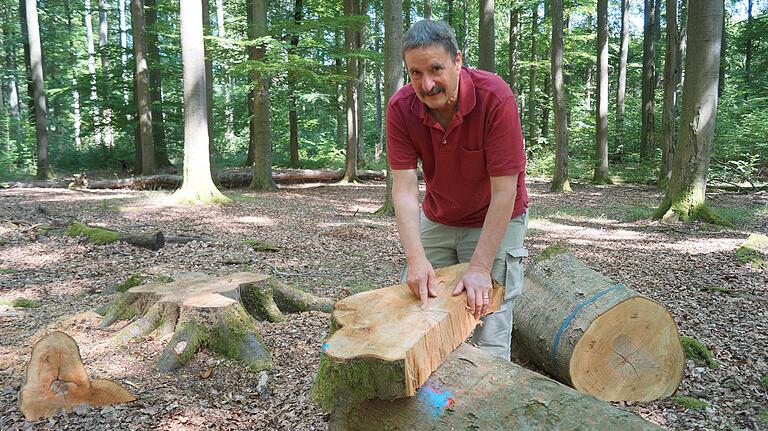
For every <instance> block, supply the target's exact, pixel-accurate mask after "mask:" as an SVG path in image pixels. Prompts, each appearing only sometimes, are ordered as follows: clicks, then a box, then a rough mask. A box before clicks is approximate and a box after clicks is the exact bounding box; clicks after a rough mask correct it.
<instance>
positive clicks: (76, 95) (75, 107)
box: [9, 1, 83, 150]
mask: <svg viewBox="0 0 768 431" xmlns="http://www.w3.org/2000/svg"><path fill="white" fill-rule="evenodd" d="M64 13H65V14H66V15H67V31H68V32H69V33H70V34H72V32H73V28H72V10H71V9H70V7H69V1H66V2H64ZM75 52H76V51H75V47H74V42H73V40H72V38H71V37H70V38H69V54H70V61H71V62H72V64H75V63H76V62H77V58H76V57H75ZM14 84H15V83H14ZM15 87H16V86H15V85H14V86H13V88H11V89H10V90H9V95H10V97H11V98H13V97H14V96H15V93H16V88H15ZM11 90H12V91H11ZM11 110H13V101H12V102H11ZM72 119H73V121H72V123H73V124H72V126H73V128H74V135H75V148H76V149H78V150H79V149H81V148H82V145H83V142H82V139H81V137H80V91H78V89H77V71H75V70H72Z"/></svg>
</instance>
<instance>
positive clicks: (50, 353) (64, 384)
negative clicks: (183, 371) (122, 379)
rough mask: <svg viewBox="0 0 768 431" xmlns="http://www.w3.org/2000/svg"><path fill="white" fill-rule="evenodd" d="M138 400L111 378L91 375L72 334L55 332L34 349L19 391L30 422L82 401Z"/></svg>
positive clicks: (94, 403)
mask: <svg viewBox="0 0 768 431" xmlns="http://www.w3.org/2000/svg"><path fill="white" fill-rule="evenodd" d="M134 400H136V397H134V396H133V395H132V394H131V393H130V392H128V391H127V390H125V389H124V388H123V387H122V386H120V385H119V384H118V383H115V382H113V381H112V380H105V379H95V380H91V379H90V378H88V374H87V373H86V372H85V367H84V366H83V360H82V359H81V357H80V349H79V348H78V347H77V343H76V342H75V340H73V339H72V337H70V336H69V335H67V334H65V333H63V332H60V331H56V332H52V333H50V334H48V335H46V336H45V337H43V338H42V339H41V340H40V341H38V342H37V343H36V344H35V346H34V347H33V348H32V355H31V357H30V359H29V362H28V363H27V368H26V372H25V373H24V384H23V385H22V387H21V392H20V393H19V408H20V409H21V412H22V413H23V414H24V417H25V418H26V419H27V420H29V421H36V420H38V419H40V418H41V417H50V416H53V415H54V414H56V412H58V411H59V410H63V411H65V412H71V411H72V410H74V409H75V407H77V406H79V405H80V404H87V405H89V406H92V407H101V406H106V405H109V404H117V403H127V402H129V401H134Z"/></svg>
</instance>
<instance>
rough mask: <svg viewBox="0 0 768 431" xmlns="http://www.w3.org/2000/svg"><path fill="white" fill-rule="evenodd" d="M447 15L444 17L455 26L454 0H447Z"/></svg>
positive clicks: (449, 23)
mask: <svg viewBox="0 0 768 431" xmlns="http://www.w3.org/2000/svg"><path fill="white" fill-rule="evenodd" d="M445 3H446V16H445V18H443V20H444V21H445V22H447V23H448V25H449V26H451V27H453V0H446V1H445Z"/></svg>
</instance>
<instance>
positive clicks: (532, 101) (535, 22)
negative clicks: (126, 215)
mask: <svg viewBox="0 0 768 431" xmlns="http://www.w3.org/2000/svg"><path fill="white" fill-rule="evenodd" d="M538 40H539V3H538V1H537V2H535V3H534V5H533V6H531V66H530V68H529V69H528V100H527V103H528V106H527V108H528V144H529V145H536V141H537V140H538V125H537V124H536V120H537V118H536V116H537V115H536V107H537V103H536V75H537V70H536V60H537V57H538V56H537V53H538Z"/></svg>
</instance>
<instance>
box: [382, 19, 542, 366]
mask: <svg viewBox="0 0 768 431" xmlns="http://www.w3.org/2000/svg"><path fill="white" fill-rule="evenodd" d="M403 59H404V60H405V65H406V70H407V72H408V74H409V76H410V78H411V85H406V86H404V87H402V88H401V89H400V90H399V91H398V92H397V93H396V94H395V95H394V96H392V97H391V98H390V101H389V104H388V106H387V117H386V118H387V120H386V122H387V157H388V158H389V163H390V166H391V168H392V178H393V186H392V199H393V202H394V205H395V214H396V220H397V227H398V230H399V234H400V242H401V244H402V246H403V249H404V250H405V255H406V260H407V268H406V270H407V275H406V276H405V282H406V283H407V284H408V287H409V288H410V289H411V290H412V291H413V293H414V294H415V295H416V296H417V297H419V298H420V300H421V307H422V309H424V308H426V307H427V306H428V297H435V290H434V289H435V272H434V268H437V267H444V266H449V265H453V264H456V263H459V262H469V267H468V269H467V270H466V271H465V272H464V273H463V274H462V276H461V280H460V281H459V282H458V284H457V285H456V286H455V288H454V291H453V294H454V295H458V294H460V293H461V292H462V291H466V293H467V306H468V308H469V310H470V312H471V313H472V314H473V315H474V316H475V318H476V319H477V318H480V316H481V315H482V314H483V313H484V312H485V311H486V309H487V308H488V305H489V304H490V300H491V277H493V278H495V279H496V280H498V281H500V282H502V283H504V284H505V295H504V303H503V305H502V307H501V309H500V310H499V311H497V312H495V313H493V314H491V315H488V316H486V317H485V318H484V324H483V325H482V326H478V327H477V328H476V329H475V335H474V337H473V339H472V341H473V342H474V343H475V344H477V345H478V346H479V347H480V348H481V349H483V350H486V351H487V352H489V353H491V354H494V355H496V356H500V357H503V358H505V359H507V360H509V358H510V341H511V334H512V306H513V304H514V299H515V297H516V296H518V295H519V294H520V293H521V291H522V284H523V268H522V258H523V257H524V256H527V255H528V253H527V251H526V249H525V248H524V247H523V238H524V237H525V231H526V227H527V221H528V219H527V214H526V208H527V206H528V195H527V191H526V189H525V151H524V148H523V137H522V131H521V127H520V119H519V118H518V112H517V104H516V102H515V99H514V96H513V94H512V91H511V90H510V89H509V87H508V86H507V84H506V83H505V82H504V81H503V80H502V79H501V78H499V77H498V76H496V75H495V74H492V73H489V72H485V71H480V70H473V69H469V68H466V67H462V62H461V59H462V56H461V52H459V51H458V45H457V43H456V37H455V35H454V34H453V30H451V28H450V27H449V26H448V25H447V24H446V23H444V22H441V21H429V20H424V21H420V22H418V23H416V24H414V25H413V26H412V27H411V28H410V29H409V30H408V32H407V33H406V34H405V36H404V37H403ZM418 161H421V164H422V170H423V173H424V181H425V183H426V187H427V192H426V195H425V197H424V203H423V205H422V207H423V212H421V211H419V189H418V176H417V173H416V168H417V163H418Z"/></svg>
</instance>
